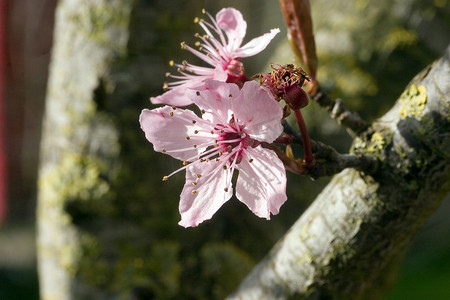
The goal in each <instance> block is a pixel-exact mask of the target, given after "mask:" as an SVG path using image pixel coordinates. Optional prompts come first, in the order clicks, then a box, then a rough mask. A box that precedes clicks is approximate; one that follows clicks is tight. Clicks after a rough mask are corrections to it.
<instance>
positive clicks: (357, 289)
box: [229, 48, 450, 300]
mask: <svg viewBox="0 0 450 300" xmlns="http://www.w3.org/2000/svg"><path fill="white" fill-rule="evenodd" d="M449 75H450V48H447V51H446V53H445V55H444V57H443V58H441V59H440V60H439V61H437V62H435V63H434V64H432V65H431V66H429V67H427V68H426V69H425V70H424V71H422V72H421V73H420V74H418V75H417V76H416V77H415V78H414V79H413V80H412V81H411V83H410V84H409V85H408V86H407V87H406V89H405V92H404V93H403V94H402V95H401V96H400V98H399V99H398V101H397V102H396V104H395V106H394V107H393V108H392V109H391V110H390V111H389V112H388V113H386V114H385V115H384V116H383V117H382V118H380V119H378V120H376V121H375V122H374V123H373V124H372V126H371V128H370V129H369V130H368V131H367V132H366V134H365V135H364V137H363V138H357V139H355V140H354V143H353V150H354V151H360V152H362V153H365V154H368V155H373V156H375V157H377V159H378V160H379V167H378V170H377V171H376V172H375V173H374V174H364V173H361V172H357V171H355V170H353V169H347V170H345V171H343V172H341V173H340V174H338V175H336V176H335V177H334V178H333V179H332V181H331V182H330V183H329V184H328V186H327V187H326V188H325V189H324V190H323V191H322V192H321V194H320V195H319V196H318V197H317V199H316V200H315V201H314V202H313V204H312V205H311V206H310V207H309V208H308V209H307V211H306V212H305V213H304V214H303V215H302V216H301V217H300V218H299V220H298V221H297V222H296V223H295V224H294V225H293V226H292V227H291V229H290V230H289V232H288V233H287V234H286V235H285V236H284V237H283V238H282V239H281V240H280V241H279V242H278V243H277V244H276V245H275V246H274V247H273V249H272V250H271V251H270V253H269V254H268V255H267V256H266V258H265V259H264V260H262V261H261V262H260V263H259V264H258V265H257V266H256V267H255V268H254V270H253V271H252V272H251V274H250V275H249V276H248V277H247V278H246V279H245V281H244V282H243V283H242V284H241V285H240V287H239V288H238V289H237V290H236V291H235V292H234V293H233V294H232V295H231V296H230V297H229V299H246V300H248V299H288V298H290V297H293V298H294V299H379V298H380V293H382V292H383V291H384V289H383V288H384V287H386V286H388V285H389V283H390V279H392V278H391V277H390V274H391V273H392V271H393V270H392V269H395V266H396V262H397V261H398V260H399V259H400V258H401V256H402V255H403V253H404V252H405V250H406V248H407V246H408V244H409V242H410V241H411V238H412V237H413V235H414V234H415V233H416V232H417V230H418V229H419V228H420V227H421V225H422V224H423V223H424V222H425V220H426V219H427V218H428V217H429V216H430V214H431V213H432V212H433V211H434V210H435V209H436V208H437V207H438V206H439V204H440V203H441V201H442V200H443V199H444V198H445V196H446V195H447V194H448V193H449V191H450V152H449V149H450V99H449V95H450V78H449V77H450V76H449Z"/></svg>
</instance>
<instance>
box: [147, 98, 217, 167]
mask: <svg viewBox="0 0 450 300" xmlns="http://www.w3.org/2000/svg"><path fill="white" fill-rule="evenodd" d="M171 114H172V116H171ZM192 121H196V122H195V123H196V124H193V122H192ZM139 122H140V123H141V128H142V130H143V131H144V132H145V137H146V138H147V140H148V141H149V142H150V143H152V144H153V148H154V150H155V151H158V152H164V153H166V154H169V155H170V156H172V157H174V158H178V159H180V160H187V159H189V158H191V157H193V156H195V155H197V154H198V153H199V151H202V150H204V149H202V148H201V147H197V148H194V145H200V144H202V143H204V138H202V137H197V136H195V134H193V132H194V131H195V130H198V129H199V128H200V129H201V127H199V126H200V125H201V124H202V122H204V121H203V120H202V119H200V118H199V117H198V116H197V115H196V114H194V113H193V112H192V111H190V110H185V109H180V108H178V109H175V110H174V109H173V108H172V107H170V106H164V107H159V108H156V109H153V110H148V109H144V110H143V111H142V113H141V115H140V117H139ZM209 130H210V129H209V128H208V131H209ZM188 135H189V136H190V138H189V140H188V139H186V137H187V136H188Z"/></svg>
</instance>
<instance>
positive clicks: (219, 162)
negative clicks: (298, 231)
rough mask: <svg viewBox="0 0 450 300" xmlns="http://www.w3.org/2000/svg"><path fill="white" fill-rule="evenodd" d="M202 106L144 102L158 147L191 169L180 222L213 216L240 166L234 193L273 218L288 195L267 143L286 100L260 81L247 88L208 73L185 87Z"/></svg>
mask: <svg viewBox="0 0 450 300" xmlns="http://www.w3.org/2000/svg"><path fill="white" fill-rule="evenodd" d="M186 95H187V97H189V99H191V101H192V102H193V103H194V104H196V105H197V106H198V107H199V108H200V109H201V112H202V117H198V116H197V115H196V114H195V113H194V112H192V111H191V110H186V109H180V108H175V107H170V106H164V107H160V108H156V109H153V110H148V109H144V110H143V111H142V113H141V116H140V123H141V128H142V130H143V131H144V132H145V136H146V138H147V139H148V140H149V141H150V142H151V143H152V144H153V147H154V150H155V151H159V152H163V153H166V154H169V155H171V156H172V157H174V158H177V159H180V160H182V161H183V165H184V166H183V167H181V168H180V169H178V170H176V171H175V172H173V173H172V174H170V175H168V176H164V178H163V180H167V179H168V177H170V176H172V175H173V174H175V173H177V172H179V171H180V170H183V169H185V170H186V183H185V185H184V188H183V191H182V192H181V196H180V206H179V209H180V213H181V221H180V222H179V224H180V225H182V226H184V227H190V226H197V225H198V224H199V223H201V222H203V221H205V220H208V219H210V218H211V217H212V216H213V214H214V213H215V212H216V211H217V210H218V209H219V208H220V207H221V206H222V204H224V203H225V202H226V201H228V200H229V199H230V198H231V196H232V195H233V187H232V182H231V181H232V177H233V172H234V170H235V169H236V170H238V171H239V176H238V178H237V181H236V197H237V198H238V199H239V200H240V201H241V202H243V203H244V204H246V205H247V207H248V208H249V209H250V210H251V211H252V212H253V213H254V214H256V215H257V216H259V217H262V218H266V219H269V218H270V214H271V213H272V214H277V213H278V212H279V209H280V207H281V205H282V204H283V203H284V202H285V201H286V172H285V169H284V166H283V163H282V162H281V160H280V159H279V158H278V157H277V155H276V154H275V152H274V151H272V150H269V149H266V148H264V147H263V146H262V143H263V142H266V143H271V142H273V141H274V140H275V139H276V138H277V137H278V136H279V135H280V134H281V132H282V125H281V122H280V121H281V118H282V115H283V112H282V108H281V106H280V105H279V104H278V103H277V102H276V101H275V100H274V98H273V96H272V95H271V94H270V92H269V91H268V90H267V89H265V88H263V87H261V86H260V85H259V84H258V83H256V82H254V81H248V82H245V83H244V85H243V87H242V89H239V87H238V85H236V84H233V83H223V82H218V81H214V80H207V81H205V82H204V83H203V84H202V85H201V86H198V87H195V88H190V89H187V92H186Z"/></svg>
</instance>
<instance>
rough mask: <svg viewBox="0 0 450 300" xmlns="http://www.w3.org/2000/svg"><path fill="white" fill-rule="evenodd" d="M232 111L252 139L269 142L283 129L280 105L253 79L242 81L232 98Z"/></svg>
mask: <svg viewBox="0 0 450 300" xmlns="http://www.w3.org/2000/svg"><path fill="white" fill-rule="evenodd" d="M233 111H234V116H235V117H236V118H237V119H238V120H239V121H240V122H242V123H243V124H245V126H246V128H247V133H248V134H249V135H250V136H251V137H252V138H253V139H256V140H258V141H264V142H268V143H271V142H273V141H274V140H275V139H276V138H277V137H279V136H280V134H281V132H282V131H283V126H282V125H281V118H282V117H283V109H282V108H281V105H280V104H279V103H278V102H277V101H276V100H275V98H274V97H273V95H272V94H271V93H270V92H269V91H268V90H267V89H265V88H263V87H261V86H260V85H259V84H258V83H257V82H255V81H247V82H245V83H244V86H243V87H242V89H241V93H240V95H239V97H237V98H236V99H233Z"/></svg>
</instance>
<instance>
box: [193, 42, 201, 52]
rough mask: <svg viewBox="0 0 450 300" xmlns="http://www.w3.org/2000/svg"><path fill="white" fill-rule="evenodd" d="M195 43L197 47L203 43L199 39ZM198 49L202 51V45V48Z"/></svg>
mask: <svg viewBox="0 0 450 300" xmlns="http://www.w3.org/2000/svg"><path fill="white" fill-rule="evenodd" d="M194 45H195V47H200V45H201V43H200V42H199V41H196V42H195V44H194ZM198 50H200V51H202V47H200V49H198Z"/></svg>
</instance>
